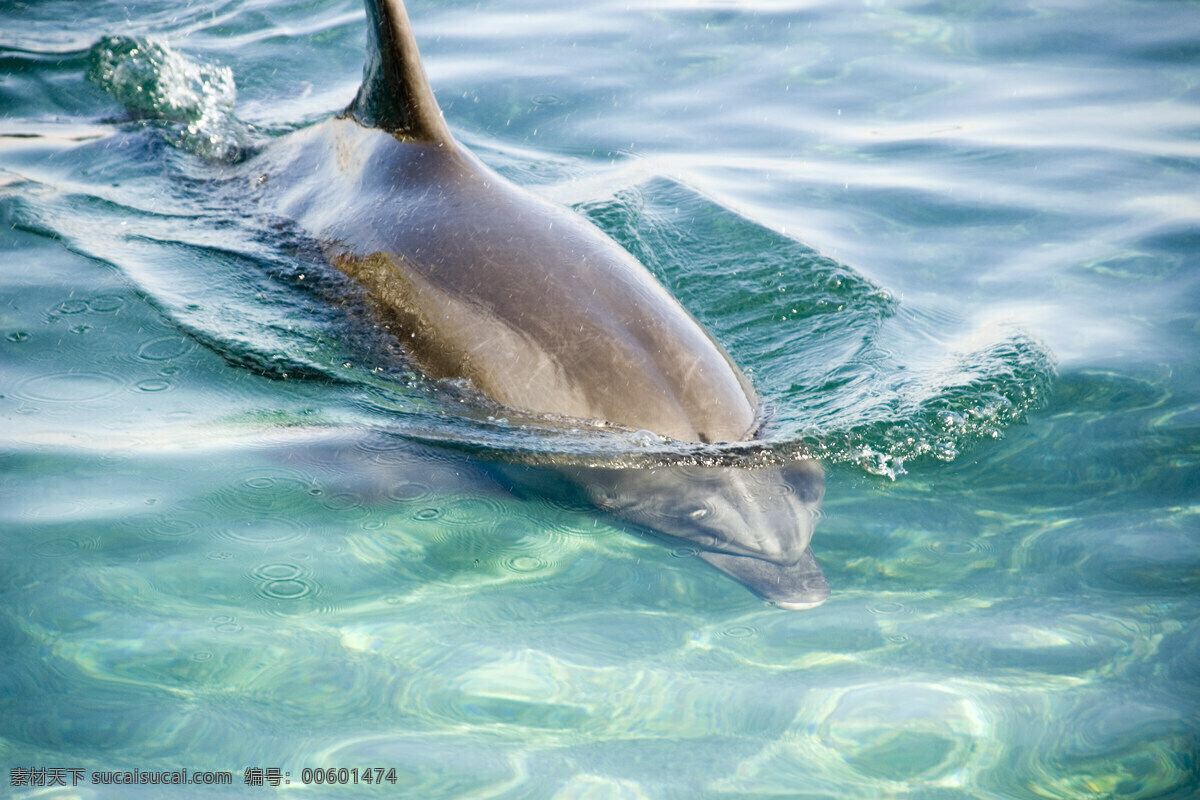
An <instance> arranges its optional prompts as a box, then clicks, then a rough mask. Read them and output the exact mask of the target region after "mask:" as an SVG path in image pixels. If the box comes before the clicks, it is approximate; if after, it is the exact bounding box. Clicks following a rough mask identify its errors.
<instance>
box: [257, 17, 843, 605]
mask: <svg viewBox="0 0 1200 800" xmlns="http://www.w3.org/2000/svg"><path fill="white" fill-rule="evenodd" d="M366 6H367V23H368V24H367V57H366V63H365V66H364V69H363V82H362V85H361V87H360V89H359V90H358V93H357V96H356V97H355V98H354V101H353V102H352V103H351V104H350V106H349V107H348V108H346V109H345V111H344V112H342V113H341V114H340V115H338V116H337V117H335V118H332V119H329V120H326V121H325V122H322V123H320V124H317V125H314V126H312V127H309V128H307V129H303V130H300V131H297V132H295V133H293V134H291V135H289V136H288V137H285V138H284V139H283V140H281V141H280V142H278V143H277V144H275V145H273V146H272V147H271V148H269V149H268V150H266V151H265V152H264V153H263V154H261V155H260V156H258V157H257V158H256V159H255V160H254V161H252V162H251V163H252V169H253V170H254V175H255V181H254V183H255V185H256V186H258V187H260V190H261V192H262V197H263V202H264V204H268V205H269V206H270V209H271V211H272V212H273V213H275V214H278V215H281V216H284V217H287V218H290V219H292V220H294V221H296V222H297V223H298V224H299V225H300V226H301V227H302V228H304V229H305V230H307V231H308V232H309V233H311V234H312V235H313V236H314V237H315V238H316V239H317V240H318V241H320V242H321V243H322V248H323V251H324V254H325V256H326V258H327V259H328V260H329V262H330V263H331V264H332V265H333V266H334V267H336V268H337V269H338V270H340V271H341V272H343V273H345V274H346V275H347V276H349V277H351V278H353V279H354V280H355V281H357V282H358V283H359V284H361V286H362V287H363V288H364V289H365V290H366V293H367V295H368V296H369V298H370V302H371V305H372V306H373V309H374V311H375V313H376V315H377V317H378V319H379V321H380V322H381V324H382V325H383V326H384V327H385V328H386V329H387V330H389V331H390V332H391V333H392V334H393V335H394V336H395V337H396V338H397V340H399V342H400V343H401V344H402V345H403V346H404V348H405V350H406V353H407V355H408V356H409V357H410V358H411V359H412V361H413V362H414V363H415V365H416V366H417V367H419V368H420V369H421V370H422V371H423V372H424V373H425V374H426V375H428V376H429V377H431V378H434V379H457V380H463V381H467V382H468V383H469V384H470V385H471V386H473V387H474V388H475V389H476V390H478V391H479V392H481V393H482V394H484V395H486V396H487V397H489V398H490V399H491V400H494V401H496V402H498V403H500V404H503V405H506V406H510V407H512V408H515V409H521V410H524V411H531V412H534V413H537V414H545V415H553V416H557V417H571V418H579V419H583V420H590V421H603V422H607V423H611V424H614V425H616V426H619V427H622V428H627V429H630V430H648V431H652V432H654V433H657V434H660V435H662V436H665V437H668V438H671V439H675V440H678V441H681V442H702V443H713V442H737V441H743V440H748V439H751V438H753V437H754V435H755V433H756V431H757V428H758V425H759V415H758V398H757V396H756V394H755V392H754V389H753V387H752V386H751V384H750V382H749V381H748V380H747V379H746V377H745V376H744V375H743V374H742V372H741V371H740V370H739V369H738V367H737V366H736V365H735V364H734V362H733V360H732V359H731V358H730V357H729V355H728V354H727V353H726V352H725V351H724V350H723V349H722V348H721V346H720V345H719V344H718V343H717V342H716V341H715V340H714V339H713V338H712V336H710V335H709V334H708V332H707V331H706V330H705V329H704V328H703V327H702V326H701V325H700V323H699V322H697V320H696V319H695V318H694V317H692V315H691V314H689V313H688V312H687V311H686V310H685V309H684V308H683V306H681V305H680V304H679V302H678V301H677V300H675V298H674V297H672V296H671V294H670V293H669V292H668V291H667V290H666V289H665V288H664V287H663V286H662V285H661V284H660V283H659V282H658V281H657V280H655V278H654V277H653V275H651V273H650V272H649V270H647V269H646V268H645V267H644V266H643V265H642V264H641V263H640V262H638V261H637V260H636V259H635V258H633V257H632V256H631V255H630V254H629V253H628V252H627V251H625V250H624V249H623V248H621V247H620V246H619V245H617V244H616V243H615V242H614V241H612V240H611V239H610V238H608V237H607V236H606V235H605V234H603V233H602V232H601V231H600V230H599V229H597V228H596V227H595V226H594V225H592V224H591V223H590V222H589V221H587V220H585V219H584V218H583V217H581V216H579V215H578V214H575V213H574V212H572V211H570V210H567V209H564V208H561V207H559V206H556V205H553V204H551V203H549V202H547V201H546V200H544V199H541V198H538V197H536V196H534V195H532V194H531V193H529V192H527V191H525V190H523V189H521V188H519V187H517V186H515V185H514V184H512V183H510V182H509V181H507V180H505V179H504V178H502V177H500V176H499V175H497V174H496V173H495V172H493V171H492V170H491V169H489V168H488V167H487V166H485V165H484V164H483V163H482V162H481V161H480V160H479V159H478V158H476V157H475V156H474V155H473V154H472V153H470V152H469V151H468V150H466V149H465V148H464V147H462V146H461V145H460V144H459V143H458V142H457V141H456V140H455V138H454V136H453V135H452V134H451V132H450V129H449V127H448V126H447V124H446V122H445V119H444V118H443V116H442V113H441V110H440V109H439V107H438V105H437V102H436V100H435V99H434V95H433V90H432V88H431V87H430V85H429V81H428V80H427V78H426V76H425V72H424V69H423V68H422V65H421V60H420V56H419V54H418V51H417V43H416V38H415V36H414V34H413V31H412V27H411V25H410V22H409V19H408V15H407V13H406V11H405V9H404V5H403V3H402V2H401V0H367V2H366ZM797 470H798V471H797ZM797 475H798V476H800V479H799V482H800V483H803V484H805V489H804V491H802V492H797V491H795V484H796V483H797V480H796V476H797ZM819 476H820V468H819V467H818V466H817V465H816V464H815V462H814V463H810V464H807V465H805V466H803V467H792V468H791V469H790V470H788V469H784V468H778V467H775V468H760V469H756V470H742V469H728V468H727V469H718V468H693V469H692V470H690V471H689V470H687V469H684V468H682V467H678V468H672V467H661V468H658V469H656V470H645V469H629V470H617V469H593V470H587V469H583V468H579V469H577V470H575V471H574V473H573V475H572V479H573V480H575V481H577V482H579V484H580V485H581V486H583V487H585V491H586V492H587V493H588V496H589V498H590V499H591V500H592V501H593V503H594V504H595V505H596V506H597V507H599V508H601V509H602V510H604V511H607V512H609V513H612V514H614V515H616V516H618V517H621V518H623V519H626V520H628V521H631V522H633V523H634V524H636V525H639V526H643V527H648V528H650V529H652V530H655V531H658V532H660V533H663V534H666V535H668V536H672V537H675V538H680V539H685V540H688V541H692V542H696V543H697V544H698V545H699V547H700V556H701V557H702V558H704V559H705V560H707V561H708V562H709V563H711V564H713V565H714V566H716V567H717V568H718V569H721V570H723V571H725V572H727V573H729V574H730V575H732V576H733V577H734V578H736V579H738V580H739V581H742V582H743V583H744V584H746V585H747V586H748V587H750V588H751V589H752V590H754V591H757V592H758V593H759V594H760V595H762V596H764V597H767V598H768V599H770V600H772V601H774V602H776V603H777V604H779V605H781V606H787V607H810V606H811V605H815V604H817V603H819V602H820V601H821V600H823V599H824V597H825V596H827V595H828V586H827V585H825V583H824V578H823V577H822V576H821V575H820V568H819V567H818V566H817V565H816V562H815V560H814V559H813V557H812V552H811V550H810V549H809V546H808V542H809V538H810V537H811V522H812V519H813V517H814V514H813V513H812V510H813V508H814V507H815V504H816V503H817V502H819V499H820V497H819V493H817V494H816V495H814V491H813V486H814V485H815V482H820V485H821V487H822V489H823V485H824V484H823V480H821V481H818V478H819ZM764 487H766V488H764ZM770 487H774V488H770ZM814 497H815V499H814ZM704 501H707V502H709V503H710V504H711V505H712V506H713V508H712V510H713V513H712V515H711V518H708V517H707V515H705V514H700V515H694V514H691V513H690V512H689V513H688V514H684V515H682V516H681V517H679V518H678V519H675V520H674V521H673V522H672V515H671V514H669V513H663V509H668V508H679V507H683V506H686V505H687V504H688V503H692V504H693V505H695V506H696V507H697V508H698V507H699V506H698V505H696V503H702V502H704ZM681 504H682V505H681ZM720 526H724V528H723V529H721V530H718V528H719V527H720ZM822 586H823V587H824V589H823V590H822V589H821V587H822ZM822 591H823V592H824V594H822ZM789 604H790V605H789Z"/></svg>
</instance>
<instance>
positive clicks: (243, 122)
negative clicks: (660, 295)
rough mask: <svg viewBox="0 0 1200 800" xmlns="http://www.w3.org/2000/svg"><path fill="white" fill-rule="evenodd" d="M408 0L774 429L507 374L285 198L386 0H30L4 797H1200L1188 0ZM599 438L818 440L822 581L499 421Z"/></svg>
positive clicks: (1199, 53) (647, 454)
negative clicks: (540, 399)
mask: <svg viewBox="0 0 1200 800" xmlns="http://www.w3.org/2000/svg"><path fill="white" fill-rule="evenodd" d="M409 10H410V13H411V16H412V17H413V20H414V25H415V27H416V29H417V34H418V37H419V38H420V41H421V45H422V52H423V54H424V57H425V63H426V68H427V70H428V72H429V74H430V78H431V80H432V82H433V84H434V87H435V90H436V92H437V94H438V97H439V99H440V101H441V103H442V105H443V108H444V110H445V113H446V116H447V118H448V120H449V122H450V124H451V126H452V128H453V129H454V130H455V132H456V134H458V135H459V137H460V138H461V139H462V140H463V141H464V142H465V143H467V144H468V145H469V146H470V147H471V148H472V149H473V150H474V151H475V152H476V153H478V154H479V155H480V156H481V157H482V158H483V159H484V160H485V161H487V162H488V163H489V164H491V165H492V166H493V167H495V168H497V169H498V170H500V171H501V172H503V173H504V174H505V175H506V176H508V177H509V178H511V179H512V180H514V181H516V182H517V183H519V184H522V185H524V186H527V187H530V188H531V189H533V190H534V191H536V192H538V193H541V194H543V195H545V196H547V197H549V198H551V199H553V200H555V201H558V202H561V203H564V204H567V205H572V206H574V207H576V208H578V209H580V210H581V211H582V212H583V213H585V214H587V215H589V216H590V217H591V218H592V219H593V220H595V221H596V222H597V223H598V224H599V225H600V226H601V227H602V228H604V229H605V230H606V231H607V232H608V233H609V234H610V235H612V236H613V237H614V238H616V239H617V240H618V241H620V242H621V243H622V244H624V245H625V246H627V247H628V248H629V249H630V250H632V251H633V252H634V253H635V254H636V255H638V257H639V258H641V259H642V260H643V261H644V262H645V263H646V264H647V265H648V266H649V267H650V268H651V269H652V270H653V271H654V272H655V273H656V274H657V275H658V276H659V277H660V278H661V279H662V280H663V282H664V283H665V284H667V285H668V286H669V287H670V288H671V289H672V291H673V292H674V293H675V294H676V295H677V296H678V297H679V298H680V299H681V301H682V302H683V303H684V305H685V306H687V307H688V309H689V310H690V311H691V312H692V313H693V314H695V315H696V316H697V317H699V318H700V319H701V320H703V321H704V323H705V324H706V325H707V326H708V327H709V328H710V329H711V330H712V331H713V332H714V334H715V335H716V337H717V338H718V339H719V340H720V341H721V342H722V343H723V344H724V345H725V346H726V347H727V348H728V349H729V351H730V352H731V353H732V354H733V356H734V358H735V359H736V360H737V361H738V362H739V363H740V364H741V365H742V366H743V367H744V368H745V369H746V371H747V373H748V374H749V375H750V376H751V377H752V379H753V381H754V383H755V385H756V386H757V387H758V389H759V391H760V394H761V395H762V396H763V398H764V400H765V401H766V404H767V406H768V408H769V413H770V418H769V426H768V431H767V435H766V437H765V440H764V442H763V443H762V444H761V446H760V447H759V448H758V451H759V452H751V453H746V452H744V450H735V451H720V450H716V451H713V450H705V451H689V450H686V449H683V450H681V449H678V448H674V447H672V446H670V445H669V444H668V443H655V442H651V443H647V442H645V441H643V440H641V439H639V438H636V437H626V436H623V435H620V434H612V433H595V432H588V431H564V430H558V429H554V428H553V427H548V426H544V425H541V424H539V422H538V421H537V420H522V419H516V418H515V415H512V416H509V417H503V418H501V416H500V415H499V414H496V413H491V411H494V410H490V411H489V410H488V409H483V408H480V407H479V406H478V405H477V404H473V403H472V402H471V401H470V398H469V397H464V396H463V395H462V394H461V393H460V392H457V391H455V390H454V389H453V387H444V386H438V385H432V384H430V383H429V382H428V381H425V380H423V379H422V378H421V377H420V376H417V375H413V374H411V373H410V372H408V371H406V370H405V369H404V368H403V367H402V366H401V365H399V362H398V361H397V360H396V358H395V355H394V353H393V352H392V346H391V343H390V342H389V341H387V340H386V339H384V338H382V337H380V336H379V335H378V334H377V332H376V331H375V330H374V329H373V327H372V326H371V325H370V324H369V320H368V319H367V318H366V316H365V315H364V314H363V313H362V309H360V308H358V307H356V305H355V304H354V303H353V302H347V296H348V295H347V292H346V290H345V287H344V286H343V285H341V284H340V283H339V282H338V280H337V278H336V276H333V275H330V274H329V271H328V270H327V269H326V268H324V267H323V265H322V264H321V263H320V260H319V259H318V258H317V257H316V256H315V255H314V251H313V249H312V247H311V246H310V244H309V243H307V242H305V241H304V240H303V237H300V236H298V235H297V234H296V233H295V232H294V231H291V230H289V229H287V228H286V227H283V228H281V227H279V226H278V225H277V224H275V221H271V220H264V219H261V218H259V217H258V216H257V215H256V214H255V213H254V212H253V208H252V206H251V205H249V204H247V202H246V201H245V199H244V198H245V192H244V184H245V182H246V180H247V174H248V173H247V171H246V170H247V168H246V167H245V166H244V165H245V164H246V163H247V160H248V159H252V157H253V154H254V153H256V152H258V151H259V150H261V149H263V148H269V147H270V143H271V141H272V140H273V139H277V138H279V137H281V136H286V135H287V133H289V132H290V131H292V130H295V129H296V128H298V127H302V126H304V125H308V124H312V123H314V122H317V121H319V120H321V119H323V118H325V117H327V116H328V115H329V114H330V113H333V112H335V111H337V110H339V109H341V108H342V107H344V106H345V104H346V103H347V102H348V101H349V100H350V98H351V97H352V96H353V93H354V90H355V88H356V86H357V83H358V80H359V75H360V70H361V64H362V47H363V39H364V33H363V27H364V22H363V14H362V11H361V8H360V7H359V5H358V4H357V2H354V0H339V1H337V2H334V1H332V0H330V1H328V2H316V3H312V2H309V3H296V4H285V3H282V2H279V0H260V1H259V2H199V3H192V4H189V5H187V6H186V7H185V6H182V5H181V6H177V7H176V6H164V5H163V4H161V3H149V2H141V3H129V2H123V3H112V2H93V3H87V4H79V3H69V2H38V3H36V4H35V3H14V2H7V3H3V4H0V110H2V117H0V220H2V221H3V223H4V224H0V237H2V239H3V244H2V248H3V253H4V255H3V259H2V264H0V281H2V284H0V285H2V286H3V289H2V291H0V459H2V461H0V464H2V467H0V469H2V472H0V536H2V537H3V539H2V542H3V551H4V552H5V553H6V558H5V559H4V560H3V563H2V564H0V640H2V641H3V642H4V643H5V644H4V646H3V648H0V767H3V768H4V769H5V771H6V774H5V775H4V776H2V777H0V786H3V789H4V792H6V793H7V794H8V795H11V796H15V797H19V798H26V797H38V798H43V797H50V798H68V797H85V798H92V797H102V798H109V797H131V796H132V797H196V798H212V797H225V796H245V797H251V796H263V795H264V794H276V793H284V792H288V793H292V792H302V793H303V794H304V795H305V796H311V797H335V798H355V797H375V796H397V795H399V796H413V797H505V798H526V797H533V798H536V797H544V798H572V797H588V798H641V797H645V798H710V797H711V798H717V797H763V798H766V797H773V798H783V797H789V798H790V797H805V798H818V797H820V798H843V797H913V798H960V797H977V798H1014V797H1015V798H1083V797H1112V798H1187V797H1193V796H1196V789H1194V787H1195V786H1196V785H1200V763H1198V761H1197V753H1198V752H1200V633H1198V629H1197V619H1198V615H1200V599H1198V598H1197V588H1198V587H1200V524H1198V521H1200V519H1198V515H1200V506H1198V505H1197V497H1200V355H1198V354H1200V280H1198V278H1197V274H1198V273H1197V267H1198V265H1197V258H1198V257H1200V193H1198V192H1197V184H1198V178H1200V89H1198V88H1197V87H1198V86H1200V66H1198V65H1197V60H1198V59H1200V8H1197V6H1196V4H1194V3H1181V2H1139V3H1125V2H1101V3H1093V4H1082V3H1025V4H957V3H950V2H948V3H921V2H913V3H863V4H840V3H822V2H805V3H787V2H768V0H763V1H762V2H759V3H710V4H703V3H691V2H688V3H684V2H674V3H663V4H656V5H654V6H652V7H647V8H637V7H634V8H630V7H627V6H626V4H621V3H600V4H589V5H587V6H583V7H572V6H562V5H560V4H553V3H546V2H540V3H537V2H526V3H522V4H514V3H503V4H501V3H479V4H465V3H440V4H435V3H417V2H414V3H412V4H410V7H409ZM335 300H336V301H337V302H334V301H335ZM751 449H754V448H751ZM581 454H582V455H583V456H586V457H593V456H594V457H603V458H605V459H614V458H615V459H618V460H620V459H628V460H636V459H644V458H650V459H658V460H663V459H665V460H680V459H684V460H706V459H724V460H732V461H735V462H736V461H738V460H740V459H744V458H762V457H767V458H772V459H777V460H785V459H789V458H794V457H798V456H801V455H804V454H813V455H818V456H820V457H821V458H822V460H823V461H824V463H825V465H826V480H827V485H828V486H827V494H826V498H825V502H824V507H823V517H822V519H821V521H820V524H819V526H818V528H817V533H816V537H815V538H814V541H813V549H814V551H815V552H816V554H817V557H818V559H819V560H820V561H821V564H822V567H823V568H824V571H825V574H826V576H827V578H828V580H829V583H830V585H831V586H832V589H833V595H832V597H831V598H830V599H829V601H827V602H826V603H825V604H824V605H823V606H821V607H820V608H818V609H815V610H812V611H803V612H787V611H781V610H779V609H776V608H774V607H771V606H769V605H766V604H764V603H763V602H762V601H761V600H758V599H756V598H755V597H754V596H753V595H752V594H750V593H749V592H748V591H747V590H746V589H745V588H744V587H742V586H740V585H739V584H737V583H735V582H734V581H732V580H730V579H728V578H727V577H725V576H723V575H721V574H720V573H717V572H716V571H714V570H712V569H711V568H710V567H708V566H707V565H705V564H704V563H703V562H701V561H700V559H698V558H695V557H694V555H695V554H694V552H693V551H690V550H688V549H687V548H673V547H671V546H663V545H662V544H661V543H659V542H656V541H653V540H651V539H647V538H642V537H639V536H636V535H633V534H632V533H631V532H630V531H628V530H626V529H624V528H622V527H621V526H620V525H619V524H618V523H616V522H615V521H613V520H611V519H606V518H604V517H600V516H597V515H595V514H589V513H586V512H584V511H582V510H580V509H577V508H574V507H570V506H566V505H562V504H559V503H556V502H554V501H552V500H549V499H546V498H539V497H537V496H525V495H522V496H514V495H512V494H510V493H508V492H506V491H505V490H504V489H503V487H502V486H501V483H500V482H499V481H497V479H496V477H495V471H494V470H493V460H494V459H496V458H501V457H511V458H518V459H520V460H525V461H535V462H536V461H539V460H556V459H561V458H568V457H571V458H573V457H578V456H580V455H581ZM247 767H261V768H264V769H268V768H279V769H280V770H282V771H285V772H286V773H288V775H289V776H290V780H291V784H290V785H289V786H286V787H284V786H281V787H279V788H271V787H269V786H268V787H253V786H246V785H245V784H244V780H243V779H244V770H245V769H246V768H247ZM367 767H382V768H384V769H385V770H395V772H394V778H395V783H389V782H385V783H384V784H382V785H376V784H374V783H372V784H366V783H364V782H361V779H360V782H359V783H358V784H357V785H351V786H342V787H334V788H331V787H329V786H327V785H324V786H308V787H307V788H304V787H301V786H300V783H301V781H302V777H301V776H302V771H303V770H304V769H305V768H346V769H347V770H349V769H353V768H358V769H359V770H360V772H361V771H362V770H364V769H365V768H367ZM23 768H34V769H36V768H81V769H83V770H85V773H84V775H85V776H90V775H91V773H92V772H93V771H106V770H107V771H120V770H131V769H142V770H171V769H180V768H187V769H189V770H193V771H199V770H211V771H229V772H231V773H233V785H232V787H227V788H218V787H211V786H189V787H182V788H178V789H171V790H163V789H162V788H161V787H146V788H143V789H137V790H130V789H127V788H122V787H112V786H99V785H93V784H91V783H90V780H87V779H85V780H84V781H81V782H80V784H79V785H78V786H76V787H70V786H67V787H55V788H34V787H21V786H17V787H14V786H12V785H11V783H12V781H13V778H14V774H13V772H12V770H14V769H23ZM67 783H68V784H69V783H70V778H69V776H68V779H67Z"/></svg>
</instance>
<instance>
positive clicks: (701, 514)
mask: <svg viewBox="0 0 1200 800" xmlns="http://www.w3.org/2000/svg"><path fill="white" fill-rule="evenodd" d="M710 514H712V509H711V508H708V507H707V506H700V508H697V509H696V510H695V511H692V512H691V513H689V514H688V517H690V518H691V519H704V518H705V517H707V516H708V515H710Z"/></svg>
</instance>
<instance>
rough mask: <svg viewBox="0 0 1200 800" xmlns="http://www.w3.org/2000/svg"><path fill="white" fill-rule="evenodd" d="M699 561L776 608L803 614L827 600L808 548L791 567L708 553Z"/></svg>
mask: <svg viewBox="0 0 1200 800" xmlns="http://www.w3.org/2000/svg"><path fill="white" fill-rule="evenodd" d="M699 555H700V557H701V558H703V559H704V560H705V561H707V562H708V563H709V564H712V565H713V566H714V567H716V568H717V569H719V570H721V571H722V572H724V573H725V574H727V575H729V576H730V577H732V578H734V579H735V580H737V581H738V582H739V583H741V584H743V585H744V586H746V587H747V588H749V589H750V590H751V591H752V592H754V593H755V594H757V595H758V596H759V597H761V598H763V599H764V600H768V601H770V602H772V603H774V604H775V605H777V606H779V607H780V608H786V609H789V610H793V611H803V610H805V609H809V608H816V607H817V606H819V605H821V604H822V603H824V602H825V601H826V600H828V599H829V583H828V581H826V580H825V573H824V572H822V571H821V565H820V564H818V563H817V559H816V557H815V556H814V555H813V552H812V548H806V549H805V551H804V555H802V556H801V557H800V560H799V561H797V562H796V563H794V564H776V563H775V562H773V561H766V560H764V559H761V558H755V557H753V556H735V555H731V554H729V553H718V552H714V551H712V550H702V551H700V554H699Z"/></svg>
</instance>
